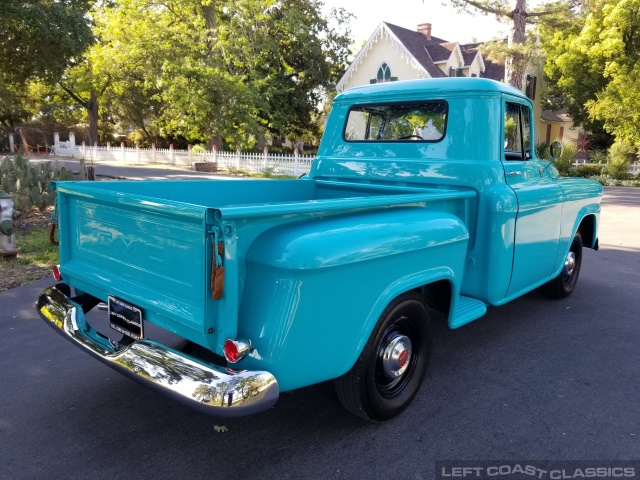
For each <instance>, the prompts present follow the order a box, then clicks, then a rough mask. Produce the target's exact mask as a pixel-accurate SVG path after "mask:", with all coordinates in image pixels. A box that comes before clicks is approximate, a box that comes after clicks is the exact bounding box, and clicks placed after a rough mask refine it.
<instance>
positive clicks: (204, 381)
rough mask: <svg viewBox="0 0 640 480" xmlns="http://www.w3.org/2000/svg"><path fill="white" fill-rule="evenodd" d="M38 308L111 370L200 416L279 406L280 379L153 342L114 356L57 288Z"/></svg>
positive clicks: (242, 413) (234, 414) (41, 299)
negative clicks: (230, 367) (198, 413)
mask: <svg viewBox="0 0 640 480" xmlns="http://www.w3.org/2000/svg"><path fill="white" fill-rule="evenodd" d="M36 308H37V310H38V313H39V314H40V316H41V317H42V318H43V319H44V320H45V321H46V323H47V324H48V325H50V326H51V327H53V328H54V330H56V331H57V332H58V333H59V334H61V335H62V336H63V337H65V338H66V339H67V340H69V341H70V342H72V343H73V344H74V345H76V346H77V347H79V348H81V349H82V350H84V351H86V352H87V353H89V354H91V355H92V356H94V357H95V358H97V359H98V360H100V361H101V362H103V363H105V364H106V365H108V366H110V367H111V368H113V369H115V370H117V371H119V372H120V373H123V374H125V375H127V376H128V377H130V378H133V379H134V380H136V381H138V382H140V383H142V384H143V385H146V386H149V387H151V388H154V389H155V390H158V391H159V392H161V393H163V394H165V395H168V396H170V397H172V398H174V399H176V400H178V401H180V402H181V403H184V404H186V405H187V406H189V407H192V408H195V409H196V410H198V411H200V412H203V413H206V414H209V415H214V416H218V417H240V416H245V415H251V414H254V413H258V412H262V411H264V410H267V409H269V408H270V407H271V406H273V404H274V403H275V402H276V400H278V396H279V388H278V382H277V381H276V379H275V377H274V376H273V375H272V374H270V373H269V372H263V371H247V370H244V371H236V370H232V369H228V368H224V367H219V366H217V365H213V364H209V363H207V362H203V361H202V360H199V359H197V358H195V357H191V356H189V355H185V354H184V353H182V352H179V351H177V350H173V349H171V348H169V347H166V346H164V345H162V344H161V343H159V342H156V341H154V340H146V339H143V340H138V341H136V342H133V343H132V344H131V345H129V346H127V347H126V348H124V349H122V350H120V351H115V350H114V348H113V346H112V344H110V342H109V340H108V339H107V338H106V337H103V336H102V335H100V334H99V333H98V332H96V331H95V330H93V328H91V326H90V325H89V324H88V323H87V321H86V319H85V317H84V313H83V311H82V308H81V307H80V305H78V304H77V303H75V302H74V301H73V300H71V299H70V298H69V297H67V296H66V295H65V294H63V293H62V292H60V291H59V290H58V289H56V288H55V287H50V288H47V289H45V290H44V291H43V292H42V293H41V294H40V297H39V298H38V301H37V303H36Z"/></svg>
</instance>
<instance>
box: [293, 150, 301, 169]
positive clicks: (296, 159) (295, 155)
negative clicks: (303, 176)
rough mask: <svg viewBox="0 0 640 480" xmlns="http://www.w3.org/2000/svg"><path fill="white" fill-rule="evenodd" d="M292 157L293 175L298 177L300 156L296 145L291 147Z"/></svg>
mask: <svg viewBox="0 0 640 480" xmlns="http://www.w3.org/2000/svg"><path fill="white" fill-rule="evenodd" d="M293 158H294V163H293V174H294V176H296V177H299V176H300V157H299V155H298V147H297V146H296V147H295V148H294V149H293Z"/></svg>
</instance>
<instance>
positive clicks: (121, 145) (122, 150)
mask: <svg viewBox="0 0 640 480" xmlns="http://www.w3.org/2000/svg"><path fill="white" fill-rule="evenodd" d="M120 157H121V158H122V163H124V142H120Z"/></svg>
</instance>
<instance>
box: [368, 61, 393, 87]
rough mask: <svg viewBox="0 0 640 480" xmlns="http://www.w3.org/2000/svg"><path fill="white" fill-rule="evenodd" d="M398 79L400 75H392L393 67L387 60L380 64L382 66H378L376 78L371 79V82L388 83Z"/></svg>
mask: <svg viewBox="0 0 640 480" xmlns="http://www.w3.org/2000/svg"><path fill="white" fill-rule="evenodd" d="M397 80H398V77H392V76H391V69H390V68H389V65H387V62H383V63H382V65H380V68H378V74H377V75H376V78H372V79H371V80H369V83H387V82H395V81H397Z"/></svg>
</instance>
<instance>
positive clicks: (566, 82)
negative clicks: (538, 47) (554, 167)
mask: <svg viewBox="0 0 640 480" xmlns="http://www.w3.org/2000/svg"><path fill="white" fill-rule="evenodd" d="M577 11H578V12H579V15H577V16H575V17H574V21H573V22H572V23H571V24H570V25H569V26H567V28H564V29H552V28H548V29H544V28H543V29H542V35H541V40H542V44H543V45H544V49H545V52H546V54H547V61H546V64H545V73H546V74H547V76H548V80H549V87H550V92H551V97H552V98H553V97H555V98H559V99H560V100H561V101H562V102H563V103H564V105H565V106H566V107H567V109H568V112H569V114H570V115H571V116H572V117H573V118H574V121H575V122H576V123H577V124H581V125H585V126H586V127H587V129H588V130H596V131H597V130H598V129H599V128H604V129H605V130H606V131H607V132H608V133H610V134H612V135H613V136H615V137H616V138H617V139H624V140H626V141H628V142H630V143H631V144H634V145H636V146H640V114H639V113H638V112H639V111H640V90H638V88H637V85H638V81H639V80H640V63H639V60H640V58H639V57H638V54H637V51H638V47H639V46H640V15H639V14H638V12H639V11H640V0H620V1H619V0H588V1H587V2H585V3H584V4H583V5H582V6H581V7H580V9H579V10H577ZM591 140H592V144H593V143H595V144H598V146H600V147H602V146H603V145H602V143H600V141H599V139H598V138H597V136H596V137H594V136H591Z"/></svg>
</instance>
